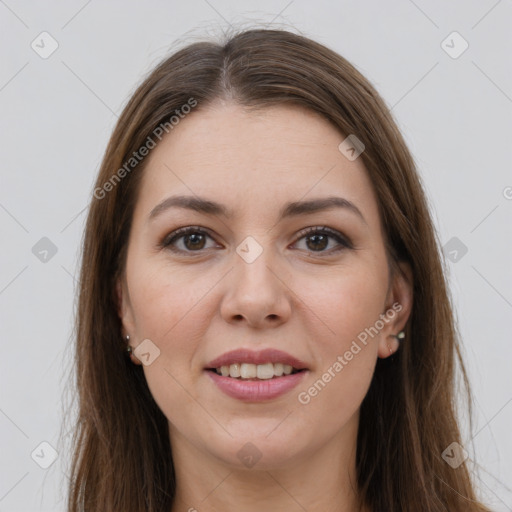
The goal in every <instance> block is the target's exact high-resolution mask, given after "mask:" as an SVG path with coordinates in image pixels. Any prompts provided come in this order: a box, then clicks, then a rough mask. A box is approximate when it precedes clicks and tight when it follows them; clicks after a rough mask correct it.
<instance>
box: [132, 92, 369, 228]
mask: <svg viewBox="0 0 512 512" xmlns="http://www.w3.org/2000/svg"><path fill="white" fill-rule="evenodd" d="M344 139H345V136H344V135H343V134H341V133H340V132H339V131H338V130H337V129H336V128H335V127H334V126H333V125H332V124H331V123H330V122H329V121H328V120H326V119H324V118H323V117H322V116H320V115H319V114H317V113H315V112H313V111H311V110H308V109H305V108H302V107H298V106H291V105H290V106H288V105H279V106H272V107H270V108H265V109H262V110H257V111H254V110H253V111H249V110H247V109H246V108H244V107H242V106H239V105H237V104H233V103H221V102H217V103H215V104H213V105H212V106H209V107H208V108H203V109H202V110H201V109H198V110H196V111H194V112H193V113H191V114H190V115H188V116H187V117H185V118H184V119H182V120H181V121H180V122H179V124H178V125H176V126H175V127H174V129H173V130H172V132H170V133H169V134H168V135H166V136H165V137H164V138H163V139H162V141H161V142H160V143H159V144H158V145H157V147H156V148H155V149H153V150H152V152H151V154H150V155H149V156H148V158H149V159H148V162H147V165H146V168H145V170H144V176H143V179H142V183H141V190H140V194H139V204H138V205H137V208H138V209H139V210H140V209H142V210H143V211H144V212H145V214H146V215H147V214H148V213H149V211H151V209H152V208H153V207H154V206H155V204H157V203H158V202H160V201H162V200H163V199H165V198H166V197H167V196H169V195H171V194H173V195H174V194H187V195H197V196H201V197H207V198H209V199H212V200H214V201H216V202H220V203H222V204H225V205H226V206H227V207H228V208H229V210H230V211H231V212H233V213H237V212H244V211H245V212H250V211H254V212H258V214H259V215H261V213H262V212H263V211H264V212H266V213H270V212H273V213H275V212H276V211H277V210H280V209H281V207H282V204H283V203H287V202H290V201H297V200H299V199H310V198H319V197H326V196H328V195H329V196H332V195H339V196H341V197H343V198H346V199H347V200H349V201H351V202H353V203H357V204H358V207H359V208H360V209H361V210H365V211H366V213H365V217H367V216H368V217H370V218H371V217H372V216H373V217H374V218H376V217H378V212H377V205H376V198H375V196H374V192H373V187H372V185H371V182H370V180H369V177H368V174H367V171H366V169H365V167H364V164H363V162H362V159H361V158H358V159H356V160H354V161H349V160H348V159H347V158H346V157H345V156H344V155H342V154H341V152H340V151H339V150H338V146H339V144H340V143H341V142H342V141H343V140H344Z"/></svg>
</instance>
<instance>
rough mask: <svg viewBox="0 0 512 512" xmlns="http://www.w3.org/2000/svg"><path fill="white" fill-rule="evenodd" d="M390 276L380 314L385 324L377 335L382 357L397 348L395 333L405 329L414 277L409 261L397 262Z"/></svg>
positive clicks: (410, 309)
mask: <svg viewBox="0 0 512 512" xmlns="http://www.w3.org/2000/svg"><path fill="white" fill-rule="evenodd" d="M391 276H392V277H391V282H390V286H389V291H388V294H387V297H386V307H385V311H384V315H381V317H382V316H384V324H385V325H384V327H383V328H382V330H381V332H380V336H379V349H378V354H379V357H381V358H383V359H384V358H386V357H389V356H390V355H392V354H394V353H395V352H396V351H397V350H398V348H399V346H400V342H399V341H398V340H397V339H396V338H395V335H397V334H398V333H399V332H400V331H402V330H404V329H405V326H406V324H407V320H408V319H409V316H410V314H411V311H412V304H413V279H414V278H413V273H412V269H411V266H410V265H409V263H406V262H399V263H398V269H395V270H394V271H393V272H392V274H391ZM404 339H405V340H406V342H407V339H406V338H404Z"/></svg>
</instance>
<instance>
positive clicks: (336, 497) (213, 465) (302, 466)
mask: <svg viewBox="0 0 512 512" xmlns="http://www.w3.org/2000/svg"><path fill="white" fill-rule="evenodd" d="M346 427H347V428H346V429H344V431H343V432H341V433H340V434H339V435H338V436H336V438H334V439H332V440H331V441H330V442H329V443H328V444H326V445H324V446H321V447H315V449H314V450H312V451H311V453H307V454H302V455H301V456H297V457H295V458H294V460H293V461H289V462H288V463H287V464H279V465H276V466H275V467H272V466H269V467H265V468H264V469H258V464H256V465H255V466H254V467H253V468H251V469H239V468H238V467H235V466H231V465H229V464H228V463H226V462H225V461H222V460H219V459H218V458H216V457H213V456H212V455H210V454H205V453H204V452H200V451H199V450H198V449H197V448H196V447H195V446H193V445H191V444H190V443H189V442H188V441H187V440H186V439H185V438H183V437H182V436H180V434H179V433H177V432H176V431H174V430H173V431H171V445H172V450H173V462H174V467H175V473H176V485H177V487H176V495H175V500H174V503H173V507H172V510H171V512H215V511H219V510H222V511H223V512H235V511H236V512H239V511H240V510H243V511H244V512H261V511H262V510H279V511H283V512H304V511H306V510H307V511H308V512H317V511H322V512H326V511H328V512H359V510H360V509H359V508H358V507H357V485H356V471H355V446H356V436H357V422H356V423H355V425H346ZM346 447H350V449H348V450H347V449H346ZM361 512H368V510H367V509H361Z"/></svg>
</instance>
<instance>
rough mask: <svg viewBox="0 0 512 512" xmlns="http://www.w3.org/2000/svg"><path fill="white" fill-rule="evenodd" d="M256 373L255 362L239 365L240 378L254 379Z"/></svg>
mask: <svg viewBox="0 0 512 512" xmlns="http://www.w3.org/2000/svg"><path fill="white" fill-rule="evenodd" d="M256 374H257V369H256V365H255V364H248V363H242V366H241V367H240V377H242V379H254V378H255V377H256Z"/></svg>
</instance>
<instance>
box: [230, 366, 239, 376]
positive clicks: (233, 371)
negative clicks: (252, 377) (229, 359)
mask: <svg viewBox="0 0 512 512" xmlns="http://www.w3.org/2000/svg"><path fill="white" fill-rule="evenodd" d="M229 376H230V377H240V365H239V364H238V363H235V364H232V365H230V366H229Z"/></svg>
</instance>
